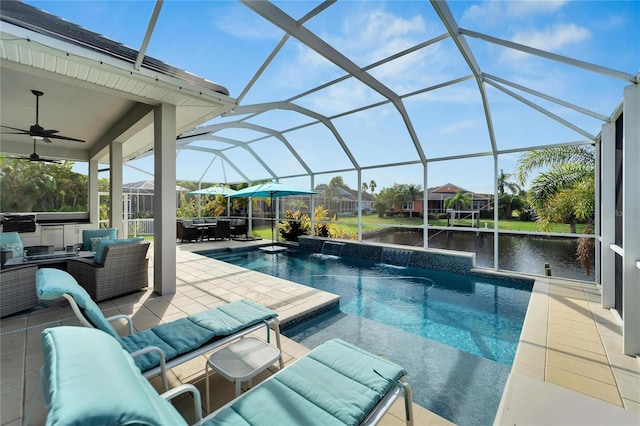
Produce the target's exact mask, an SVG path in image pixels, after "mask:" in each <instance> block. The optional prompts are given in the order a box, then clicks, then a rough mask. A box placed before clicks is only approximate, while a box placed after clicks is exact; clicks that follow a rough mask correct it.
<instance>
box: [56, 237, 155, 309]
mask: <svg viewBox="0 0 640 426" xmlns="http://www.w3.org/2000/svg"><path fill="white" fill-rule="evenodd" d="M149 245H150V243H149V242H135V243H128V244H118V245H112V246H107V247H105V249H104V261H103V262H102V263H103V264H102V265H101V264H99V263H96V262H95V261H93V260H92V259H71V260H69V261H68V262H67V272H69V273H70V274H71V275H72V276H73V277H74V278H75V279H76V281H78V283H79V284H80V285H81V286H82V287H83V288H84V289H85V290H86V291H87V293H89V295H90V296H91V298H92V299H93V300H95V301H96V302H99V301H101V300H106V299H112V298H114V297H117V296H121V295H123V294H128V293H132V292H134V291H137V290H140V289H142V288H145V287H147V286H148V285H149V259H147V251H148V250H149Z"/></svg>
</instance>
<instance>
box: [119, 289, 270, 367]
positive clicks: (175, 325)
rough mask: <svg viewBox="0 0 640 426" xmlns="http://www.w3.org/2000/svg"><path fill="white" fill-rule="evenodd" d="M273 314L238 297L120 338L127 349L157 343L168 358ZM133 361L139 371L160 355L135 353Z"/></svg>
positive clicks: (158, 362) (157, 363)
mask: <svg viewBox="0 0 640 426" xmlns="http://www.w3.org/2000/svg"><path fill="white" fill-rule="evenodd" d="M276 316H277V313H276V312H274V311H272V310H270V309H267V308H265V307H264V306H260V305H258V304H256V303H253V302H251V301H249V300H239V301H236V302H231V303H229V304H227V305H222V306H220V307H218V308H213V309H209V310H206V311H204V312H200V313H198V314H195V315H191V316H189V317H187V318H181V319H177V320H175V321H172V322H169V323H166V324H160V325H157V326H155V327H153V328H151V329H148V330H143V331H141V332H140V333H136V334H135V335H132V336H123V337H120V339H121V342H122V346H123V347H125V348H126V349H127V351H129V352H130V353H131V352H134V351H137V350H139V349H142V348H144V347H147V346H158V347H159V348H160V349H162V350H163V352H164V353H165V359H166V360H167V361H169V360H171V359H173V358H175V357H177V356H179V355H182V354H186V353H188V352H191V351H193V350H195V349H198V348H201V347H202V346H204V345H206V344H208V343H209V342H212V341H213V340H215V339H216V338H218V337H222V336H229V335H231V334H234V333H236V332H238V331H240V330H242V329H244V328H247V327H250V326H252V325H254V324H258V323H259V322H261V321H264V320H266V319H269V318H275V317H276ZM135 362H136V365H137V366H138V367H140V369H141V370H142V371H147V370H150V369H151V368H154V367H157V366H158V365H160V358H159V357H158V356H157V355H156V354H153V353H151V354H147V355H145V356H142V357H136V359H135Z"/></svg>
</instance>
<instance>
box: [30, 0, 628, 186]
mask: <svg viewBox="0 0 640 426" xmlns="http://www.w3.org/2000/svg"><path fill="white" fill-rule="evenodd" d="M28 3H30V4H33V5H35V6H37V7H40V8H42V9H44V10H46V11H48V12H51V13H53V14H56V15H58V16H61V17H63V18H65V19H67V20H69V21H72V22H74V23H77V24H79V25H82V26H84V27H86V28H88V29H90V30H92V31H96V32H98V33H101V34H103V35H105V36H107V37H109V38H112V39H114V40H117V41H119V42H122V43H124V44H126V45H128V46H131V47H133V48H135V49H138V48H139V46H140V43H141V41H142V38H143V36H144V32H145V30H146V25H147V22H148V18H149V16H150V15H151V11H152V10H153V7H154V2H151V1H133V2H131V1H106V2H105V1H82V2H78V1H28ZM275 4H276V5H277V6H278V7H279V8H281V9H282V10H284V11H285V12H286V13H288V14H290V15H291V16H292V17H293V18H294V19H299V18H301V17H302V16H304V15H305V14H306V13H308V12H309V11H310V10H312V9H313V8H314V7H316V6H317V4H319V2H306V1H286V2H275ZM448 4H449V7H450V9H451V11H452V13H453V15H454V17H455V19H456V20H457V22H458V24H459V26H460V27H461V28H465V29H468V30H471V31H475V32H479V33H484V34H487V35H490V36H493V37H497V38H500V39H504V40H509V41H513V42H516V43H520V44H524V45H527V46H531V47H534V48H538V49H543V50H546V51H550V52H553V53H557V54H559V55H564V56H568V57H571V58H575V59H578V60H581V61H585V62H589V63H594V64H597V65H601V66H605V67H607V68H612V69H615V70H619V71H623V72H626V73H629V74H633V75H635V74H636V73H637V72H638V70H639V69H640V48H639V47H638V45H639V43H638V40H640V2H637V1H625V2H616V1H557V2H551V1H510V2H500V1H489V2H473V1H454V2H450V3H448ZM305 26H306V27H307V28H308V29H309V30H310V31H312V32H314V33H315V34H317V35H318V36H320V37H322V38H323V39H324V40H325V41H327V42H329V43H330V44H331V45H332V46H334V47H335V48H336V49H337V50H338V51H339V52H340V53H342V54H344V55H345V56H347V57H348V58H349V59H350V60H351V61H353V62H354V63H356V64H357V65H358V66H360V67H366V66H368V65H370V64H373V63H375V62H376V61H379V60H381V59H383V58H386V57H388V56H390V55H392V54H393V53H395V52H398V51H401V50H403V49H406V48H408V47H410V46H413V45H415V44H417V43H420V42H423V41H425V40H429V39H431V38H433V37H436V36H438V35H440V34H443V33H444V32H445V29H444V27H443V25H442V24H441V22H440V21H439V20H438V19H437V15H436V13H435V12H434V10H433V7H432V6H431V5H430V4H429V3H428V2H424V1H387V2H376V1H366V2H364V1H339V2H337V3H336V4H334V5H332V6H331V7H329V8H327V9H326V10H325V11H324V12H322V13H321V14H320V15H318V16H317V17H315V18H313V19H312V20H310V21H308V22H306V23H305ZM282 36H283V33H282V31H281V30H279V29H278V28H276V27H274V26H273V25H272V24H270V23H269V22H267V21H265V20H263V19H262V18H261V17H259V16H258V15H256V14H255V13H254V12H252V11H251V10H250V9H248V8H247V7H246V6H244V5H242V4H240V3H238V2H229V1H166V2H165V4H164V6H163V10H162V12H161V14H160V18H159V20H158V23H157V26H156V29H155V32H154V35H153V38H152V39H151V42H150V44H149V47H148V51H147V53H148V54H149V55H150V56H153V57H155V58H157V59H160V60H163V61H164V62H167V63H169V64H171V65H174V66H177V67H179V68H182V69H185V70H188V71H190V72H192V73H194V74H198V75H200V76H202V77H205V78H207V79H209V80H211V81H215V82H217V83H219V84H221V85H223V86H225V87H227V88H228V89H229V91H230V93H231V96H232V97H234V98H236V97H239V96H240V94H241V93H242V92H243V90H245V88H246V87H247V84H248V83H249V81H250V80H251V78H252V77H253V76H254V74H255V73H256V71H257V70H258V69H259V67H260V66H261V65H262V63H263V62H264V61H265V59H266V58H267V57H268V56H269V54H270V53H271V52H272V50H273V49H274V48H275V46H276V45H277V43H278V42H279V41H280V40H281V38H282ZM467 41H468V44H469V46H470V47H471V49H472V51H473V54H474V57H475V59H476V61H477V62H478V64H479V66H480V68H481V70H482V71H483V72H484V73H486V74H490V75H492V76H497V77H499V78H500V79H504V80H506V81H509V82H513V83H516V84H519V85H522V86H526V87H530V88H531V89H533V90H536V91H539V92H543V93H545V94H547V95H549V96H553V97H556V98H560V99H562V100H564V101H566V102H570V103H572V104H576V105H579V106H581V107H583V108H587V109H589V110H592V111H594V112H597V113H599V114H602V115H604V116H607V117H608V116H609V115H610V114H611V113H612V112H613V110H614V108H615V107H616V106H617V104H618V103H619V102H620V101H621V99H622V89H623V87H624V86H625V85H627V84H629V83H627V82H624V81H622V80H618V79H614V78H611V77H605V76H602V75H600V74H597V73H593V72H590V71H586V70H582V69H578V68H574V67H570V66H567V65H565V64H560V63H557V62H555V61H550V60H548V59H544V58H540V57H536V56H532V55H528V54H526V53H522V52H517V51H513V50H510V49H506V48H504V47H501V46H498V45H495V44H490V43H486V42H484V41H482V40H479V39H475V38H471V37H467ZM369 73H370V74H371V75H372V76H373V77H375V78H376V79H378V80H379V81H381V82H382V83H383V84H385V85H386V86H387V87H388V88H390V89H391V90H393V91H394V92H396V93H398V94H400V95H406V94H410V93H412V92H415V91H418V90H421V89H423V88H425V87H431V86H434V85H438V84H441V83H443V82H446V81H449V80H452V79H456V78H461V77H465V76H468V75H469V74H470V71H469V69H468V67H467V65H466V63H465V61H464V59H463V58H462V56H461V55H460V54H459V52H458V50H457V49H456V48H455V45H454V44H453V42H452V41H451V40H450V39H449V40H445V41H442V42H439V43H436V44H433V45H431V46H429V47H427V48H424V49H421V50H418V51H417V52H414V53H412V54H409V55H406V56H403V57H402V58H399V59H396V60H394V61H391V62H388V63H386V64H384V65H381V66H378V67H375V68H373V69H371V70H369ZM344 74H345V73H344V71H343V70H341V69H339V68H338V67H337V66H335V65H334V64H332V63H331V62H329V61H327V60H326V59H325V58H323V57H321V56H319V55H318V54H317V53H315V52H313V51H311V50H310V49H308V48H307V47H306V46H304V45H302V44H301V43H299V42H297V41H295V40H293V39H289V41H288V42H287V43H286V44H285V45H284V47H283V48H282V50H281V51H280V52H279V53H278V55H277V56H276V57H275V59H274V60H273V62H272V63H271V64H270V65H269V67H268V68H267V69H266V71H265V72H264V73H263V74H262V75H261V76H260V78H259V79H258V80H257V81H256V83H255V84H254V85H253V86H252V87H251V88H250V90H249V91H248V92H247V93H246V96H244V98H243V99H242V100H241V102H240V105H241V106H242V105H252V104H259V103H263V102H272V101H281V100H287V99H289V98H291V97H294V96H297V95H298V94H300V93H303V92H305V91H307V90H309V89H312V88H314V87H316V86H319V85H321V84H324V83H326V82H328V81H331V80H333V79H336V78H339V77H341V76H343V75H344ZM508 89H509V90H510V91H512V92H514V93H516V94H517V95H519V96H523V97H525V98H527V99H529V100H532V101H535V102H536V103H537V104H538V105H540V106H541V107H543V108H546V109H548V110H549V111H550V112H551V113H553V114H555V115H557V116H558V117H561V118H562V119H564V120H567V121H568V122H570V123H572V124H573V125H575V126H578V127H580V128H581V129H584V130H585V132H586V133H587V134H592V135H597V134H598V133H599V131H600V127H601V125H602V122H601V121H600V120H598V119H594V118H593V117H589V116H586V115H584V114H581V113H577V112H575V111H573V110H570V109H567V108H565V107H562V106H559V105H557V104H554V103H551V102H549V101H548V100H544V99H540V98H537V97H535V96H532V95H530V94H527V93H525V92H522V91H520V90H518V89H516V88H513V87H508ZM486 92H487V97H488V99H489V104H490V111H491V115H492V119H493V126H494V132H495V136H496V143H497V147H498V149H499V150H511V149H519V148H522V147H527V146H540V145H548V144H557V143H565V142H578V141H582V140H586V137H585V135H584V134H580V133H579V132H576V131H575V130H573V129H570V128H567V127H566V126H563V125H561V124H559V123H557V122H555V121H553V120H551V119H550V118H549V117H547V116H544V115H543V114H541V113H540V112H538V111H535V110H534V109H532V108H530V107H528V106H526V105H524V104H522V103H521V102H517V101H515V100H514V99H513V98H512V97H510V96H508V95H507V94H505V93H504V92H503V91H501V90H498V89H496V88H495V87H493V86H490V85H488V86H487V88H486ZM382 100H383V98H382V96H381V95H380V94H378V93H377V92H375V91H373V90H371V89H370V88H368V87H366V86H365V85H363V84H361V83H359V82H358V81H355V80H354V79H349V80H346V81H344V82H342V83H339V84H336V85H333V86H331V87H328V88H326V89H324V90H320V91H317V92H315V93H312V94H310V95H307V96H304V97H301V98H299V99H296V100H295V103H296V104H298V105H300V106H302V107H305V108H308V109H311V110H314V111H317V112H319V113H321V114H323V115H325V116H329V117H332V116H338V117H336V118H334V119H333V120H332V122H333V124H334V125H335V127H336V128H337V129H338V131H339V132H340V134H341V135H342V137H343V139H344V140H345V142H346V143H347V145H348V146H349V147H350V149H351V150H352V152H353V154H354V156H355V157H356V158H357V160H358V162H359V164H360V165H362V166H373V165H378V164H385V163H392V162H406V161H413V160H416V159H417V154H416V149H415V147H414V145H413V141H412V140H411V138H410V135H409V133H408V132H407V130H406V127H405V126H404V122H403V121H402V119H401V117H400V115H399V114H398V113H397V110H396V109H395V108H394V107H393V106H391V105H389V104H386V105H381V106H379V107H375V108H371V109H367V110H364V111H362V112H359V113H357V114H345V115H341V114H344V113H346V112H348V111H350V110H352V109H354V108H360V107H364V106H367V105H371V104H374V103H376V102H379V101H382ZM403 103H404V106H405V108H406V110H407V113H408V115H409V117H410V119H411V121H412V123H413V126H414V128H415V131H416V134H417V135H418V138H419V140H420V143H421V145H422V147H423V149H424V152H425V154H426V156H427V158H441V157H452V156H460V155H466V154H472V155H474V154H475V155H477V156H476V157H472V158H468V159H461V160H448V161H436V162H432V163H429V165H428V184H429V186H434V185H440V184H444V183H447V182H452V183H455V184H458V185H460V186H462V187H464V188H466V189H469V190H472V191H476V192H492V191H493V183H492V178H493V167H494V166H493V158H492V157H491V156H480V155H479V154H481V153H485V152H488V151H490V150H491V143H490V140H489V137H488V130H487V125H486V121H485V116H484V111H483V108H482V103H481V98H480V96H479V94H478V87H477V84H476V83H475V80H473V79H471V80H467V81H463V82H460V83H458V84H455V85H450V86H447V87H443V88H439V89H437V90H432V91H428V92H426V93H421V94H417V95H415V96H410V97H405V98H404V99H403ZM237 118H238V117H233V119H237ZM229 119H230V118H226V119H222V120H217V121H228V120H229ZM217 121H216V122H217ZM309 121H310V120H309V117H307V116H302V115H300V114H296V113H292V112H290V111H273V112H269V113H266V114H263V115H260V116H257V117H255V118H252V119H250V122H251V123H254V124H258V125H262V126H267V127H271V128H274V129H276V130H280V131H283V130H286V129H290V128H292V127H296V126H300V125H303V124H305V123H308V122H309ZM218 135H219V136H222V137H226V138H232V139H237V140H254V139H256V138H259V137H261V136H263V135H261V134H259V133H257V132H255V131H252V130H246V129H227V130H224V131H222V132H220V133H219V134H218ZM286 135H287V138H288V139H290V142H291V144H292V145H293V146H294V148H295V149H296V150H297V151H299V152H300V153H302V154H303V158H305V159H306V160H308V165H309V166H310V167H311V168H312V169H313V170H314V171H329V170H337V169H341V168H349V167H350V161H349V159H348V158H347V156H346V155H345V154H344V153H343V152H342V151H341V149H340V147H339V145H338V142H337V141H336V140H335V138H333V137H332V135H331V134H330V132H329V131H328V129H327V128H326V127H324V126H322V125H315V126H310V127H306V128H302V129H299V130H295V131H291V132H288V133H286ZM208 144H209V145H208ZM210 144H212V142H210V141H209V142H206V143H205V142H202V145H203V146H210ZM252 147H253V148H254V150H255V152H256V153H258V154H259V155H260V156H261V158H263V159H264V161H265V162H266V163H267V164H268V165H269V166H270V167H271V168H272V169H273V170H274V172H276V173H278V174H280V175H295V174H298V173H301V172H302V171H303V168H302V167H301V166H300V165H299V164H298V163H297V161H295V159H294V158H293V157H292V156H291V155H290V154H289V153H288V152H287V151H286V150H284V149H283V147H282V146H281V144H279V143H276V141H275V140H273V139H268V138H267V139H265V140H263V141H260V142H256V143H254V144H252ZM219 148H223V146H222V145H220V146H219ZM243 152H244V153H243ZM228 154H229V157H230V158H233V159H234V160H235V161H236V162H242V163H243V164H245V166H244V169H243V170H245V171H246V174H247V175H248V176H249V177H250V178H252V179H259V178H264V177H266V176H265V172H264V170H263V169H262V167H261V166H260V165H259V164H257V163H256V162H255V161H254V160H252V159H251V158H250V157H249V156H247V154H246V152H245V151H243V150H239V149H238V150H234V151H233V152H232V151H229V153H228ZM519 156H520V154H519V153H506V154H501V155H500V156H499V163H498V168H499V169H504V170H505V172H507V173H511V172H513V171H514V170H515V167H516V164H517V159H518V158H519ZM212 158H213V157H207V158H205V156H203V155H202V154H201V153H198V154H193V153H191V154H190V153H186V152H182V153H180V154H179V155H178V160H177V161H178V179H193V180H197V179H200V178H203V179H204V180H205V181H210V182H214V181H224V180H226V181H229V182H232V181H236V180H239V176H238V175H237V173H235V172H234V170H233V169H232V168H231V167H229V165H224V166H223V165H222V164H220V161H219V160H217V162H215V161H214V163H213V164H210V163H211V160H212ZM135 166H136V167H138V168H142V169H147V170H153V167H152V164H151V160H150V159H146V160H139V161H137V162H136V164H135ZM205 170H207V172H206V173H205ZM422 170H423V169H422V166H420V165H412V166H402V167H386V168H376V169H368V170H365V171H363V181H365V182H369V181H370V180H372V179H373V180H375V181H376V183H377V184H378V188H379V189H381V188H383V187H385V186H390V185H392V184H393V183H395V182H397V183H414V184H419V185H422V183H423V179H422ZM124 172H125V176H124V180H125V182H130V181H136V180H142V179H148V178H149V176H147V175H145V174H143V173H140V172H138V171H137V170H135V169H132V168H127V167H125V170H124ZM336 174H339V175H341V176H343V178H344V180H345V182H346V183H348V184H349V185H350V186H351V187H356V182H357V181H356V174H355V172H344V173H327V174H325V175H319V176H317V177H316V179H315V184H319V183H323V182H327V181H328V180H329V179H331V177H333V176H334V175H336ZM289 181H290V182H289V183H292V184H296V185H299V186H303V187H306V186H309V184H310V183H309V180H308V179H307V178H304V179H302V178H296V179H290V180H289Z"/></svg>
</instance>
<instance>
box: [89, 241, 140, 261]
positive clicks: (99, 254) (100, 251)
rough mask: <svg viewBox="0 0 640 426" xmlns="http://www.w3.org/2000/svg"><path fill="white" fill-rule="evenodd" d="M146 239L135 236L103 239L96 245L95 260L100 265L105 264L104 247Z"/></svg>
mask: <svg viewBox="0 0 640 426" xmlns="http://www.w3.org/2000/svg"><path fill="white" fill-rule="evenodd" d="M141 241H144V238H143V237H133V238H120V239H106V240H102V241H100V242H99V243H98V245H97V246H96V254H95V255H94V256H93V261H94V262H96V263H97V264H99V265H104V260H105V259H104V249H105V248H107V247H108V246H115V245H119V244H130V243H139V242H141Z"/></svg>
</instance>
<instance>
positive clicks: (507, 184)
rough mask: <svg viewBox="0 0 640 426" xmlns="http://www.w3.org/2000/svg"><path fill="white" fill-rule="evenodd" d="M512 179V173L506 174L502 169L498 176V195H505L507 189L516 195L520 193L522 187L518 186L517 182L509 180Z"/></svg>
mask: <svg viewBox="0 0 640 426" xmlns="http://www.w3.org/2000/svg"><path fill="white" fill-rule="evenodd" d="M511 177H513V175H512V174H511V173H505V172H504V170H502V169H500V174H499V175H498V194H500V195H504V191H505V189H506V190H507V191H509V192H511V193H512V194H514V195H515V194H517V193H519V192H520V185H518V183H517V182H511V181H509V180H507V179H510V178H511Z"/></svg>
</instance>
